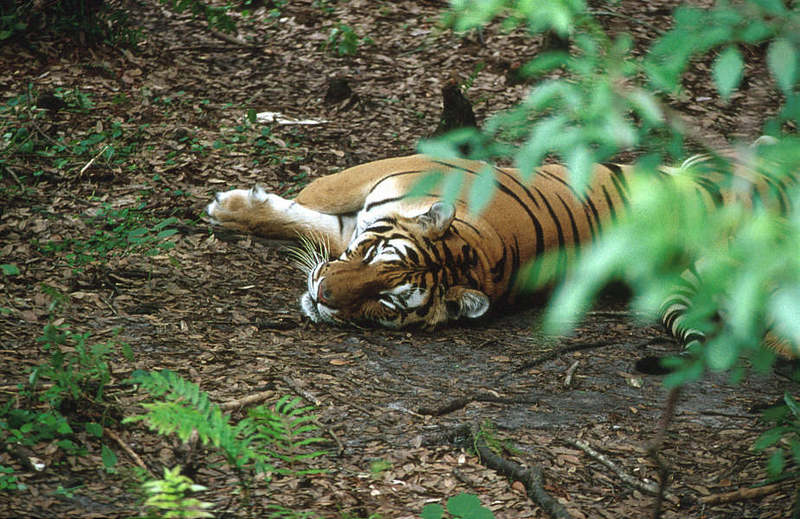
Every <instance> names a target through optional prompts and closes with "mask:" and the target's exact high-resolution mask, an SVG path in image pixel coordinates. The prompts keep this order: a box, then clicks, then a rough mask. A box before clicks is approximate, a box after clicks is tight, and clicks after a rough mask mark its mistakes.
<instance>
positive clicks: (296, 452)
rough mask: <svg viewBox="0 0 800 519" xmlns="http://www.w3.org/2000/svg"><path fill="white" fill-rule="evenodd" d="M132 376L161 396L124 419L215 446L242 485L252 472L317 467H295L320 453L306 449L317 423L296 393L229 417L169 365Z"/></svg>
mask: <svg viewBox="0 0 800 519" xmlns="http://www.w3.org/2000/svg"><path fill="white" fill-rule="evenodd" d="M131 381H132V382H133V383H135V384H138V385H139V386H140V387H141V388H142V389H144V390H146V391H147V392H148V393H150V394H151V395H153V396H154V397H156V398H158V399H159V400H156V401H154V402H150V403H145V404H143V407H144V408H145V413H144V414H141V415H136V416H130V417H127V418H125V419H124V420H123V422H124V423H128V422H138V421H144V422H145V423H146V424H147V426H148V427H149V428H150V429H151V430H153V431H156V432H157V433H159V434H163V435H171V434H176V435H177V436H178V438H180V439H181V440H182V441H184V442H185V441H188V440H189V439H190V438H191V437H192V436H193V435H195V434H196V435H197V438H198V439H199V440H200V441H201V442H202V443H203V445H208V444H211V445H212V446H214V447H216V448H217V449H219V451H220V452H221V453H222V454H223V455H224V456H225V459H226V461H227V463H228V464H229V465H230V466H231V467H232V468H233V469H234V470H235V472H236V474H237V477H238V478H239V482H240V484H241V485H242V487H243V490H245V491H246V490H247V488H248V487H249V486H250V484H251V483H252V481H253V479H254V477H255V475H256V474H263V475H264V476H265V477H266V478H267V480H268V479H269V477H270V476H271V475H272V474H275V473H279V474H299V473H313V472H316V471H315V470H314V469H307V468H300V469H298V468H297V467H298V466H300V465H301V464H304V463H305V462H306V461H307V460H309V459H313V458H316V457H318V456H321V455H323V454H324V452H322V451H312V452H307V451H306V447H307V446H309V445H312V444H314V443H318V442H320V441H322V440H321V439H320V438H317V437H309V434H311V433H313V432H314V431H315V430H316V429H317V426H316V425H314V423H313V421H314V419H315V417H314V415H311V414H310V411H311V409H312V408H311V407H309V406H300V405H299V404H300V399H299V398H290V397H283V398H282V399H280V400H279V401H278V402H277V403H275V404H274V405H273V406H272V407H271V408H270V407H266V406H263V405H261V406H256V407H254V408H253V409H251V410H250V411H249V412H248V417H247V418H244V419H242V420H239V421H238V422H235V423H232V422H231V419H230V417H229V416H228V415H227V414H224V413H223V411H222V409H221V408H220V406H219V405H218V404H215V403H213V402H212V401H211V399H210V398H209V396H208V393H206V392H204V391H202V390H200V387H199V386H198V385H197V384H194V383H192V382H189V381H187V380H185V379H184V378H182V377H180V376H179V375H177V374H176V373H174V372H172V371H168V370H165V371H161V372H136V373H134V374H133V376H132V377H131ZM245 498H246V496H245Z"/></svg>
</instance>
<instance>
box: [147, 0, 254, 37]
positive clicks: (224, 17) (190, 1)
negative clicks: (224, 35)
mask: <svg viewBox="0 0 800 519" xmlns="http://www.w3.org/2000/svg"><path fill="white" fill-rule="evenodd" d="M160 2H161V3H162V4H167V5H169V7H170V8H171V9H172V10H174V11H175V12H177V13H182V12H184V11H189V12H191V13H192V15H194V16H195V17H196V18H197V17H203V18H205V19H206V21H207V22H208V26H209V27H211V28H213V29H219V30H220V31H223V32H234V31H235V30H236V22H234V20H233V18H231V17H230V15H229V14H228V11H230V10H231V8H232V7H233V6H232V5H231V4H230V3H229V4H226V5H224V6H217V5H210V4H207V3H206V2H201V1H200V0H160ZM241 4H242V5H247V2H241Z"/></svg>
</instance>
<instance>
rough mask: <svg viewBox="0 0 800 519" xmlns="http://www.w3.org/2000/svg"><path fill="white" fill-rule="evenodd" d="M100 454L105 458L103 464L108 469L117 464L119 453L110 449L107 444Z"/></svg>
mask: <svg viewBox="0 0 800 519" xmlns="http://www.w3.org/2000/svg"><path fill="white" fill-rule="evenodd" d="M100 456H101V457H102V458H103V466H104V467H105V468H107V469H110V468H112V467H114V466H115V465H116V464H117V455H116V454H114V451H112V450H111V449H109V448H108V447H107V446H106V445H103V448H102V449H101V451H100Z"/></svg>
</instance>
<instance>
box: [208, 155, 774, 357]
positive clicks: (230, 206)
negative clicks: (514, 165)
mask: <svg viewBox="0 0 800 519" xmlns="http://www.w3.org/2000/svg"><path fill="white" fill-rule="evenodd" d="M706 161H711V158H703V157H701V158H695V159H692V164H691V165H696V163H703V162H706ZM684 166H687V163H685V164H684ZM488 167H490V166H488V165H487V164H485V163H482V162H476V161H469V160H435V159H432V158H429V157H425V156H421V155H414V156H409V157H399V158H390V159H384V160H379V161H376V162H370V163H367V164H362V165H359V166H355V167H352V168H349V169H346V170H344V171H341V172H339V173H336V174H334V175H330V176H326V177H322V178H319V179H317V180H315V181H314V182H312V183H311V184H309V185H308V186H307V187H305V188H304V189H303V190H302V191H301V192H300V193H299V195H298V196H297V197H296V199H295V200H286V199H284V198H281V197H280V196H277V195H274V194H268V193H266V192H264V190H263V189H261V188H260V187H258V186H256V187H254V188H253V189H250V190H242V189H238V190H233V191H228V192H224V193H218V194H217V196H216V200H215V201H213V202H212V203H211V204H209V206H208V207H207V213H208V215H209V216H210V218H211V220H212V222H213V223H215V224H220V225H223V226H225V227H229V228H233V229H239V230H243V231H247V232H252V233H256V234H259V235H264V236H269V237H278V238H287V239H291V238H295V237H296V236H297V235H298V234H300V235H305V236H310V237H312V238H313V240H314V241H316V242H318V243H323V244H325V247H326V251H325V252H324V253H322V252H319V251H313V250H311V251H310V250H309V247H306V251H307V252H306V253H300V254H299V256H300V257H301V260H300V263H301V264H302V266H303V267H302V268H304V270H306V272H307V280H306V284H307V291H306V293H305V294H304V295H303V296H302V299H301V306H302V309H303V312H304V313H305V314H306V315H307V316H308V317H309V318H311V319H312V320H313V321H315V322H330V323H339V324H357V325H379V326H384V327H389V328H401V327H406V326H412V325H417V326H421V327H423V328H426V329H432V328H434V327H436V326H438V325H441V324H443V323H445V322H447V321H450V320H455V319H459V318H476V317H480V316H481V315H483V314H484V313H486V311H487V310H488V309H489V308H490V307H494V306H497V305H500V304H503V303H505V302H508V301H511V300H513V299H514V298H515V297H516V296H517V294H518V292H519V291H520V290H522V289H525V288H526V287H528V286H530V285H531V284H533V283H535V282H536V280H535V279H532V278H536V276H537V273H536V272H533V273H531V272H530V271H529V269H521V267H523V266H525V265H527V264H529V263H531V262H532V260H534V259H536V258H541V257H542V256H543V255H545V254H546V253H548V252H554V251H558V252H559V254H558V256H557V257H558V259H557V261H556V262H555V264H554V265H552V268H554V269H556V270H558V271H563V270H564V269H565V268H566V267H567V265H569V263H570V262H571V261H572V260H573V259H574V258H575V257H576V256H577V255H578V254H580V246H581V245H583V244H586V243H589V242H592V241H593V240H594V239H595V238H596V237H597V235H598V234H599V233H601V232H602V231H603V228H604V227H605V226H607V225H608V224H609V223H610V222H611V221H613V220H614V219H615V218H617V217H618V216H619V214H620V213H622V212H624V211H625V210H626V206H627V198H628V180H629V178H630V175H631V172H632V169H633V167H632V166H629V165H619V164H598V165H595V167H594V172H593V173H594V174H593V180H592V183H591V184H590V186H589V187H588V188H587V189H586V190H585V192H583V193H579V192H577V191H576V190H575V189H573V187H572V186H571V185H570V182H569V179H568V172H567V171H566V169H565V168H564V167H563V166H559V165H544V166H541V167H540V168H538V170H537V172H536V174H535V175H534V176H533V177H532V178H531V180H529V181H526V180H524V179H523V177H522V175H521V174H520V173H519V172H518V171H517V170H515V169H511V168H502V167H495V166H491V168H492V170H493V173H494V178H495V181H494V183H495V190H496V194H495V196H494V197H493V199H492V201H491V202H490V204H489V206H488V207H487V208H486V209H485V210H484V211H482V212H481V213H480V214H479V215H475V214H473V213H471V212H470V211H468V208H467V203H466V201H465V200H466V199H467V193H468V192H469V189H470V186H471V185H472V182H473V181H474V180H475V179H476V178H477V177H478V176H479V175H480V174H481V172H482V171H483V170H484V169H485V168H488ZM678 169H680V168H664V170H663V172H662V173H663V175H664V177H665V178H669V177H670V176H671V175H672V174H674V173H675V172H676V170H678ZM437 171H438V172H441V173H443V174H445V175H449V174H461V175H463V177H464V182H463V186H462V190H461V194H460V195H459V196H457V197H456V199H455V200H454V202H452V203H450V202H444V201H443V200H442V195H441V192H440V191H439V190H438V189H437V190H433V191H431V192H428V193H426V194H424V195H423V196H418V197H414V198H410V197H408V196H407V195H408V194H409V192H410V190H411V189H412V186H414V185H415V184H416V183H417V182H418V181H419V180H420V179H421V178H422V177H423V176H424V175H427V174H429V173H430V172H437ZM739 174H740V175H741V176H742V178H748V179H749V178H751V177H750V176H748V175H749V173H747V172H744V170H743V171H742V172H740V173H739ZM716 175H717V174H716V173H714V172H713V171H710V172H709V173H708V174H704V175H701V176H700V177H699V178H698V182H697V185H698V188H697V190H698V193H699V195H700V196H701V197H703V198H704V199H705V200H707V203H708V204H709V205H718V204H722V203H725V202H726V201H727V200H728V199H729V198H730V197H733V196H741V194H736V193H729V192H727V191H725V190H720V189H718V188H717V187H716V186H717V183H716ZM752 183H753V186H754V189H753V193H755V194H751V195H750V196H759V193H761V190H762V189H770V188H771V187H774V186H770V185H767V184H768V183H766V182H762V181H761V180H759V179H753V180H752ZM780 200H781V203H782V204H788V200H785V199H784V198H780ZM783 209H784V210H785V209H786V208H785V207H784V208H783ZM303 258H305V259H303ZM330 258H333V259H330ZM687 272H690V271H687ZM538 274H542V273H541V272H540V273H538ZM688 276H689V274H687V279H688ZM687 287H689V288H687V290H690V288H691V280H690V282H688V283H687ZM686 295H687V294H686V293H683V294H682V293H681V292H680V291H677V292H676V293H675V296H674V297H673V298H671V301H669V302H668V303H667V304H666V305H665V307H664V314H663V320H664V323H665V325H667V327H668V329H669V330H670V331H671V332H672V333H673V335H675V336H676V337H678V338H679V339H682V340H684V341H688V340H692V339H698V338H701V337H700V336H697V335H696V334H698V333H699V332H697V331H695V330H691V329H689V328H687V327H686V326H685V325H684V322H683V320H682V319H681V316H682V314H683V313H685V310H686V304H687V302H688V297H686Z"/></svg>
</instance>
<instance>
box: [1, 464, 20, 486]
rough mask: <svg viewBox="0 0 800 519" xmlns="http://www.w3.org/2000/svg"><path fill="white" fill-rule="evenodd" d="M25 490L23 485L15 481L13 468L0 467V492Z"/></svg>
mask: <svg viewBox="0 0 800 519" xmlns="http://www.w3.org/2000/svg"><path fill="white" fill-rule="evenodd" d="M26 488H27V487H26V486H25V484H24V483H20V482H19V481H18V480H17V476H15V475H14V469H13V468H11V467H6V466H4V465H0V492H6V491H9V490H25V489H26Z"/></svg>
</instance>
